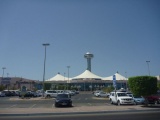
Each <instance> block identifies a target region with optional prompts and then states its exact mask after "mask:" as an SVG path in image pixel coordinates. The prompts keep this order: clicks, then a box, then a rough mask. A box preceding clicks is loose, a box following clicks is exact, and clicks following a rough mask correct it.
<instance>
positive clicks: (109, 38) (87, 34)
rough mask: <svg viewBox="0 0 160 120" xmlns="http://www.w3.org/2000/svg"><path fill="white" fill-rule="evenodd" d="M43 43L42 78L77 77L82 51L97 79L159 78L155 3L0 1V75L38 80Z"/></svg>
mask: <svg viewBox="0 0 160 120" xmlns="http://www.w3.org/2000/svg"><path fill="white" fill-rule="evenodd" d="M43 43H49V44H50V45H49V46H47V47H46V64H45V69H46V71H45V79H49V78H51V77H53V76H55V75H56V74H57V73H58V72H59V73H60V74H61V75H63V76H66V77H67V76H68V68H67V66H70V68H69V77H75V76H77V75H79V74H81V73H82V72H84V71H85V70H86V68H87V61H86V59H85V58H84V54H85V53H87V52H90V53H92V54H93V55H94V57H93V58H92V60H91V64H92V72H93V73H94V74H96V75H98V76H101V77H108V76H111V75H113V74H115V73H116V72H117V71H118V72H119V74H121V75H123V76H125V77H131V76H140V75H148V74H149V71H150V75H152V76H157V75H160V52H159V51H160V1H159V0H0V56H1V57H0V68H1V74H0V76H2V75H3V70H4V77H5V76H9V77H15V76H16V77H23V78H28V79H33V80H40V81H42V80H43V72H44V71H43V70H44V56H45V47H44V46H43V45H42V44H43ZM146 61H150V62H149V64H148V65H149V69H148V65H147V62H146ZM3 67H5V68H6V69H2V68H3Z"/></svg>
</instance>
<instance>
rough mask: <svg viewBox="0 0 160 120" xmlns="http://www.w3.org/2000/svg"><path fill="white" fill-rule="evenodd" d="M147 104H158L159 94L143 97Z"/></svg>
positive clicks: (159, 100) (159, 102) (159, 101)
mask: <svg viewBox="0 0 160 120" xmlns="http://www.w3.org/2000/svg"><path fill="white" fill-rule="evenodd" d="M145 99H146V100H147V102H148V103H149V104H160V94H155V95H150V96H147V97H145Z"/></svg>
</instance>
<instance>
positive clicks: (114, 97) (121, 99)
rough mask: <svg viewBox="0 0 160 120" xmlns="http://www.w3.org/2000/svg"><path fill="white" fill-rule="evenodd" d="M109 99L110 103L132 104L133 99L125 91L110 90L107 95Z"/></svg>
mask: <svg viewBox="0 0 160 120" xmlns="http://www.w3.org/2000/svg"><path fill="white" fill-rule="evenodd" d="M109 100H110V102H111V104H113V103H114V104H117V105H121V104H124V105H125V104H132V105H133V104H134V100H133V98H132V97H129V96H128V95H127V94H126V93H124V92H111V93H110V96H109Z"/></svg>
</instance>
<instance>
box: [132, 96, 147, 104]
mask: <svg viewBox="0 0 160 120" xmlns="http://www.w3.org/2000/svg"><path fill="white" fill-rule="evenodd" d="M133 100H134V102H135V104H136V105H139V104H144V103H145V98H144V97H142V96H134V95H133Z"/></svg>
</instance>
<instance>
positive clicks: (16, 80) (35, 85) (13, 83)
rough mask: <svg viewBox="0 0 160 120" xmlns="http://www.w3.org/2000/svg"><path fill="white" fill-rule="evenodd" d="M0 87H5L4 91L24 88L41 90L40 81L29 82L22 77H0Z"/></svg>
mask: <svg viewBox="0 0 160 120" xmlns="http://www.w3.org/2000/svg"><path fill="white" fill-rule="evenodd" d="M0 85H3V86H5V88H6V89H9V90H11V89H12V90H16V89H19V90H21V88H22V87H23V86H25V87H26V88H27V90H40V89H42V81H38V80H30V79H26V78H22V77H0Z"/></svg>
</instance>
